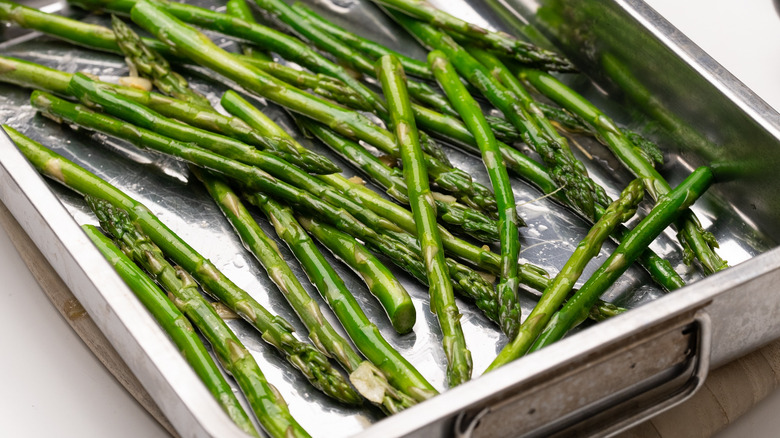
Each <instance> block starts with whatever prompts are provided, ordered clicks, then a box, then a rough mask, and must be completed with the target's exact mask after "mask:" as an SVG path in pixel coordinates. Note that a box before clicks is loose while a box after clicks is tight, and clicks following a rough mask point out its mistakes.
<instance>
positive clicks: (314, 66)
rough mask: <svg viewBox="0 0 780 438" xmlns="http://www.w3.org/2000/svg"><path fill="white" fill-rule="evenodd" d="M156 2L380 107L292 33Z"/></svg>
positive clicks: (111, 0) (81, 0)
mask: <svg viewBox="0 0 780 438" xmlns="http://www.w3.org/2000/svg"><path fill="white" fill-rule="evenodd" d="M73 3H74V4H76V5H78V6H80V7H83V8H85V9H88V10H97V9H105V10H108V11H110V12H114V13H120V14H129V13H130V12H131V10H132V9H133V8H134V7H135V6H136V5H137V4H139V3H141V1H139V0H75V1H74V2H73ZM156 6H157V7H158V8H160V9H164V10H165V11H166V12H167V13H168V14H171V15H173V16H175V17H177V18H178V19H179V20H182V21H185V22H188V23H190V24H193V25H196V26H202V27H204V28H206V29H209V30H212V31H217V32H221V33H224V34H226V35H230V36H233V37H236V38H241V39H244V40H246V41H250V42H252V43H254V44H256V45H257V46H259V47H263V48H264V49H266V50H268V51H272V52H276V53H278V54H279V55H280V56H282V57H283V58H285V59H288V60H290V61H294V62H298V63H300V64H301V65H302V66H303V67H306V68H308V69H309V70H311V71H313V72H316V73H323V74H326V75H328V76H333V77H335V78H338V79H340V80H342V81H343V82H344V83H345V84H347V85H349V86H350V87H352V88H353V89H354V90H355V91H356V92H357V93H359V94H360V95H361V96H362V97H363V99H364V100H365V101H366V102H368V103H369V104H370V105H371V107H372V108H375V109H381V108H382V107H383V105H382V103H381V101H379V100H378V99H377V96H376V95H375V94H374V93H373V92H371V90H369V89H368V88H367V87H366V86H364V85H363V84H362V83H361V82H360V81H359V80H357V79H355V78H354V77H353V76H352V75H351V74H350V72H349V71H348V70H347V69H345V68H343V67H341V66H339V65H337V64H335V63H333V62H330V61H329V60H328V59H326V58H325V57H323V56H322V55H320V54H319V53H317V52H316V51H315V50H313V49H312V48H310V47H309V46H308V45H306V44H305V43H303V42H302V41H300V40H298V39H297V38H295V37H291V36H289V35H285V34H284V33H282V32H278V31H276V30H273V29H271V28H269V27H266V26H263V25H260V24H258V23H252V22H247V21H244V20H242V19H240V18H237V17H232V16H230V15H226V14H221V13H219V12H214V11H211V10H208V9H204V8H199V7H197V6H192V5H187V4H183V3H177V2H168V1H157V2H156ZM134 21H135V19H134ZM147 30H149V29H147ZM152 33H154V32H152ZM193 42H194V41H193ZM185 54H186V53H185ZM187 56H189V55H187Z"/></svg>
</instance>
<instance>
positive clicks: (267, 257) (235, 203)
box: [193, 169, 415, 413]
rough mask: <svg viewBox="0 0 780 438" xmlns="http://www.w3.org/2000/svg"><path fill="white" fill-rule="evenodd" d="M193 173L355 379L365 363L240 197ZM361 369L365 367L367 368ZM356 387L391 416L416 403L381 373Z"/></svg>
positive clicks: (338, 385) (342, 386) (319, 341)
mask: <svg viewBox="0 0 780 438" xmlns="http://www.w3.org/2000/svg"><path fill="white" fill-rule="evenodd" d="M193 170H194V172H195V175H196V176H197V177H198V179H200V180H201V181H202V182H203V184H204V185H205V186H206V189H207V190H208V191H209V194H211V197H212V198H213V199H214V201H215V202H216V203H217V205H218V206H219V208H220V209H221V210H222V212H223V214H224V215H225V217H227V219H228V220H229V221H230V223H231V224H232V225H233V228H234V229H235V230H236V232H237V233H238V235H239V236H240V237H241V241H242V242H243V243H244V245H245V246H246V247H247V248H248V249H249V250H250V251H251V252H252V254H254V255H255V257H256V258H257V259H258V261H259V262H260V264H262V265H263V266H264V267H265V269H266V271H267V272H268V276H269V277H270V278H271V280H272V281H273V282H274V284H276V285H277V286H278V287H279V289H280V290H281V291H282V293H283V295H284V297H285V298H286V299H287V300H288V301H289V302H290V304H291V305H293V308H294V309H295V311H296V312H297V313H298V314H299V316H300V318H301V320H302V321H304V324H305V325H306V326H307V327H310V330H311V332H310V333H311V334H310V336H312V340H313V341H314V343H315V345H318V346H320V348H321V349H322V350H323V351H327V352H328V353H329V354H330V355H332V356H333V357H335V358H336V360H337V361H338V362H339V363H340V364H341V365H342V366H344V368H345V369H346V370H347V371H349V372H350V378H351V379H352V377H353V376H352V373H354V372H356V371H357V370H358V369H360V368H361V364H362V362H363V360H362V359H361V358H360V357H359V356H358V354H357V353H356V352H355V351H354V350H353V349H352V346H351V345H349V343H347V341H346V340H345V339H344V338H342V337H341V336H340V335H339V334H338V333H336V332H335V331H334V330H333V327H332V326H331V325H330V323H329V322H328V321H327V320H326V319H325V318H324V316H323V315H322V313H321V312H320V309H319V306H318V305H317V303H316V302H315V301H314V300H312V299H311V297H309V295H308V293H307V292H306V290H305V289H304V288H303V286H302V285H301V283H300V281H298V279H297V278H296V277H295V274H294V273H293V272H292V270H291V269H290V267H289V265H288V264H287V262H286V261H285V260H284V259H283V258H282V256H281V254H280V253H279V249H278V247H277V246H276V242H274V241H273V240H271V239H270V238H269V237H268V235H267V234H265V232H263V230H262V229H261V228H260V227H259V225H258V224H257V222H255V220H254V219H253V218H252V216H251V215H250V214H249V212H248V211H247V210H246V208H245V207H244V205H243V204H242V203H241V201H240V200H239V198H238V196H236V194H235V193H234V192H233V191H232V190H231V189H230V187H229V186H228V185H227V184H225V183H224V182H222V181H221V180H220V179H219V178H217V177H215V176H213V175H210V174H209V173H208V172H203V171H199V170H197V169H193ZM362 366H363V368H365V367H366V366H368V365H362ZM333 373H335V374H334V376H333V377H337V376H338V377H340V374H338V373H337V372H336V371H335V370H333ZM323 377H327V376H323ZM369 379H370V380H369ZM331 380H332V379H330V378H328V379H327V380H326V381H327V382H328V383H331V385H330V386H332V387H333V389H339V391H340V392H342V393H343V396H344V397H346V396H349V397H350V398H352V397H356V396H357V395H356V394H354V392H353V391H352V389H351V388H350V387H349V385H348V384H346V383H345V382H339V381H338V380H335V379H333V380H332V382H331ZM361 383H365V384H370V385H372V387H374V388H375V389H378V390H381V391H382V394H381V395H379V396H377V395H376V394H374V393H373V392H371V391H366V390H365V389H366V388H365V386H361ZM356 386H357V387H358V389H359V390H360V389H362V390H363V391H361V393H363V394H365V395H366V396H367V398H368V399H369V400H370V401H373V402H374V403H377V404H378V405H379V406H381V407H383V408H384V409H385V410H386V411H387V412H390V413H395V412H398V411H400V410H402V409H405V408H408V407H409V406H412V405H413V404H415V401H414V400H413V399H411V398H409V397H406V396H404V395H403V394H400V393H398V391H396V390H395V389H394V388H392V387H391V386H390V385H389V384H388V382H387V381H386V379H385V378H384V377H383V376H382V374H381V373H380V372H378V371H374V372H373V373H371V374H369V378H366V377H363V378H362V380H361V379H360V373H358V381H357V382H356ZM353 400H354V399H353Z"/></svg>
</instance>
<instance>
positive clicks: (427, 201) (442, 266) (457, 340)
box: [376, 55, 472, 386]
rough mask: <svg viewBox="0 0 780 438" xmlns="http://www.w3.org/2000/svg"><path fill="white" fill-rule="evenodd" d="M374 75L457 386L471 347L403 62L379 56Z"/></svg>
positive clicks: (466, 375)
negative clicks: (396, 149)
mask: <svg viewBox="0 0 780 438" xmlns="http://www.w3.org/2000/svg"><path fill="white" fill-rule="evenodd" d="M376 69H377V76H378V77H379V81H380V83H381V84H382V91H383V92H384V94H385V96H386V97H387V103H388V108H389V110H390V117H391V119H392V121H393V126H394V129H395V135H396V138H397V139H398V146H399V148H400V149H401V158H402V161H403V165H404V178H405V179H406V181H407V185H408V189H409V203H410V205H411V207H412V214H413V215H414V221H415V224H416V225H417V238H418V240H419V241H420V246H421V247H422V254H423V261H424V262H425V267H426V272H427V277H428V290H429V295H430V302H431V310H433V311H434V313H436V316H437V318H438V319H439V326H440V327H441V330H442V335H443V338H442V343H443V345H444V354H445V355H446V356H447V363H448V366H447V379H448V383H449V385H450V386H456V385H459V384H461V383H463V382H466V381H468V380H469V379H470V378H471V368H472V363H471V352H470V351H469V350H468V348H467V347H466V340H465V338H464V336H463V329H462V328H461V325H460V321H459V320H460V311H459V310H458V307H457V305H456V303H455V296H454V294H453V290H452V282H451V280H450V275H449V272H448V269H447V264H446V262H445V260H444V248H443V246H442V243H441V237H440V236H439V229H438V226H437V224H436V204H435V202H434V201H433V195H432V194H431V190H430V186H429V183H428V175H427V172H426V171H425V161H424V158H423V154H422V149H421V148H420V143H419V136H418V134H417V127H416V125H415V122H414V114H413V113H412V107H411V103H410V102H409V96H408V94H407V92H406V83H405V77H404V73H403V67H402V66H401V64H400V63H399V62H398V60H397V59H396V58H395V57H393V56H392V55H385V56H383V57H381V58H379V61H377V64H376Z"/></svg>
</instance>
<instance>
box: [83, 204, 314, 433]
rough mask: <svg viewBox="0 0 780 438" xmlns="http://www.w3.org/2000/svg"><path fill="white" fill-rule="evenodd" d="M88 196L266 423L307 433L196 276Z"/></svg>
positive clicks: (120, 214) (121, 215) (276, 429)
mask: <svg viewBox="0 0 780 438" xmlns="http://www.w3.org/2000/svg"><path fill="white" fill-rule="evenodd" d="M86 200H87V203H88V204H89V205H90V207H91V208H92V211H93V212H95V215H96V216H97V217H98V220H99V221H100V226H101V227H102V228H103V229H105V230H107V231H108V232H109V233H110V234H111V235H112V236H113V237H114V240H115V242H116V243H117V244H118V245H119V246H120V247H121V248H122V250H123V251H124V252H125V253H126V254H128V255H130V256H132V258H133V260H135V262H136V263H138V264H139V265H140V266H142V267H143V268H144V269H145V270H146V271H147V272H148V273H149V274H150V275H151V276H152V277H153V278H154V279H155V280H156V281H157V282H159V283H160V284H161V285H162V287H163V288H164V289H165V290H166V292H168V294H170V296H171V300H172V301H173V303H174V304H175V305H176V307H178V308H179V310H181V311H182V312H183V313H184V314H185V315H187V318H189V319H190V320H191V321H192V322H193V324H195V326H196V327H197V328H198V330H199V331H200V332H201V333H203V335H204V337H205V338H206V339H207V340H208V341H209V343H210V344H211V346H212V348H213V349H214V353H215V354H216V355H217V358H219V360H220V362H221V363H222V364H223V365H224V367H225V369H226V370H227V372H228V373H230V374H231V375H232V376H233V377H234V378H235V379H236V382H237V383H238V386H239V387H240V388H241V391H242V392H243V393H244V395H245V396H246V398H247V401H249V404H250V406H252V409H253V410H254V412H255V415H256V416H257V419H258V420H260V424H261V425H262V426H263V429H265V431H266V432H268V434H269V435H271V436H273V437H277V438H289V437H292V436H294V437H309V434H308V433H306V431H305V430H304V429H303V428H302V427H301V426H300V425H299V424H298V423H297V422H296V421H295V419H294V418H293V417H292V415H291V414H290V411H289V409H288V408H287V403H285V401H284V399H283V398H282V396H281V394H279V391H277V390H276V388H274V387H273V386H272V385H271V384H270V383H268V381H267V380H266V378H265V376H264V375H263V372H262V371H261V370H260V367H259V366H258V365H257V362H255V359H254V357H252V355H251V354H250V353H249V351H248V350H247V349H246V347H244V345H243V344H242V343H241V341H240V340H239V339H238V337H237V336H236V335H235V334H234V333H233V331H231V330H230V327H228V325H227V324H226V323H225V321H223V320H222V319H221V318H220V317H219V315H218V314H217V311H216V310H214V308H213V307H211V305H210V304H209V303H208V301H206V300H205V299H204V298H203V297H202V296H201V295H200V293H199V292H198V285H197V284H196V283H195V280H194V279H193V278H192V277H190V276H189V275H188V274H187V273H186V272H185V271H184V270H183V269H181V268H179V267H174V266H172V265H171V264H170V263H168V261H167V260H166V259H165V256H164V255H163V253H162V251H161V250H160V248H158V247H157V245H155V244H154V243H153V242H152V241H151V240H150V239H149V237H148V236H146V235H144V234H143V233H140V232H139V231H138V230H137V229H136V228H135V225H134V224H133V222H132V221H131V220H130V217H129V216H128V214H127V213H126V212H125V211H123V210H121V209H117V208H116V207H114V206H112V205H111V204H110V203H108V202H107V201H104V200H100V199H97V198H93V197H91V196H87V197H86Z"/></svg>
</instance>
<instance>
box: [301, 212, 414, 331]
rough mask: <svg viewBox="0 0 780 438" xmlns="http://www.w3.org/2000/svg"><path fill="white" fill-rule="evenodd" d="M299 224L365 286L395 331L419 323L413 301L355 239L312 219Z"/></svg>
mask: <svg viewBox="0 0 780 438" xmlns="http://www.w3.org/2000/svg"><path fill="white" fill-rule="evenodd" d="M297 219H298V222H299V223H300V224H301V226H302V227H304V228H305V229H306V231H308V232H309V234H311V235H312V236H314V238H315V239H317V240H318V241H319V242H320V243H321V244H322V245H323V246H325V247H326V248H328V250H330V252H332V253H333V254H334V255H335V256H336V257H338V258H339V259H340V260H341V261H342V262H344V264H346V265H347V266H349V267H350V268H352V270H353V271H355V272H356V273H357V274H358V275H360V277H361V278H362V279H363V282H365V283H366V286H367V287H368V290H369V291H370V292H371V294H373V295H374V296H375V297H376V298H377V299H378V300H379V302H380V303H381V304H382V307H383V308H384V309H385V312H386V313H387V317H388V318H389V319H390V322H391V323H392V324H393V328H394V329H395V331H397V332H398V333H400V334H405V333H409V332H410V331H412V327H414V323H415V321H416V319H417V315H416V312H415V310H414V305H413V304H412V298H411V297H410V296H409V293H408V292H406V289H404V287H403V286H402V285H401V283H400V282H399V281H398V280H397V279H396V278H395V277H394V276H393V274H392V273H391V272H390V270H389V269H387V268H386V267H385V265H383V264H382V262H380V261H379V259H378V258H376V256H374V255H373V254H371V252H369V251H368V250H367V249H366V247H365V246H363V244H361V243H360V242H358V241H357V240H355V239H354V238H353V237H352V236H350V235H348V234H346V233H342V232H341V231H339V230H337V229H335V228H333V227H332V226H330V225H328V224H326V223H324V222H322V221H320V220H318V219H315V218H313V217H303V216H299V217H298V218H297Z"/></svg>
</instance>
